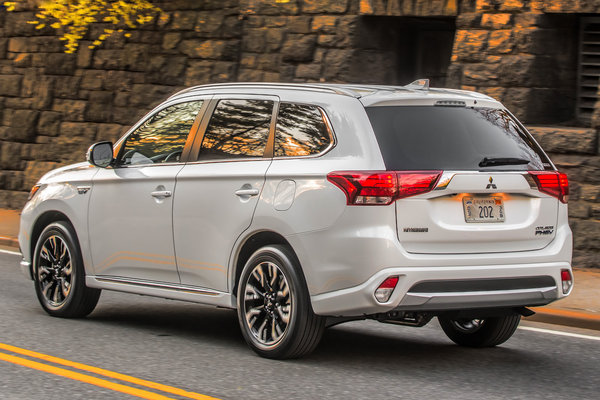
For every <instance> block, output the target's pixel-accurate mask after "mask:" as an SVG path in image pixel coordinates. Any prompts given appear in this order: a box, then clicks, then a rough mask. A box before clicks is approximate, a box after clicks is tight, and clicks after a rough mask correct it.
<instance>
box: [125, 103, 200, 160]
mask: <svg viewBox="0 0 600 400" xmlns="http://www.w3.org/2000/svg"><path fill="white" fill-rule="evenodd" d="M201 107H202V101H201V100H200V101H191V102H188V103H181V104H175V105H172V106H169V107H167V108H164V109H162V110H160V111H159V112H157V113H156V114H154V115H153V116H152V117H150V118H148V119H147V120H146V122H144V123H143V124H142V125H141V126H140V127H139V128H137V129H136V130H135V131H134V132H132V133H131V134H130V135H129V136H128V137H127V139H126V140H125V143H124V144H123V149H122V150H121V152H120V156H119V159H118V165H120V166H123V165H143V164H160V163H172V162H178V161H179V159H180V157H181V153H182V152H183V148H184V146H185V142H186V140H187V137H188V134H189V132H190V129H191V128H192V125H194V120H195V119H196V115H197V114H198V111H200V108H201Z"/></svg>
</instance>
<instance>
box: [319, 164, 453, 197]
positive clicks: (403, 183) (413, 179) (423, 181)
mask: <svg viewBox="0 0 600 400" xmlns="http://www.w3.org/2000/svg"><path fill="white" fill-rule="evenodd" d="M441 174H442V172H441V171H336V172H331V173H329V174H328V175H327V180H328V181H330V182H331V183H333V184H334V185H336V186H337V187H339V188H340V189H342V191H343V192H344V193H345V194H346V204H349V205H388V204H391V203H392V202H394V201H395V200H398V199H403V198H405V197H410V196H415V195H418V194H423V193H427V192H430V191H431V190H433V188H434V187H435V185H436V184H437V181H438V179H439V178H440V176H441Z"/></svg>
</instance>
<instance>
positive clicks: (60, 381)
mask: <svg viewBox="0 0 600 400" xmlns="http://www.w3.org/2000/svg"><path fill="white" fill-rule="evenodd" d="M18 260H19V257H18V256H14V255H6V254H0V276H1V278H0V398H1V399H11V400H12V399H61V400H62V399H79V398H81V399H107V398H110V399H121V398H123V399H133V398H136V397H134V396H131V395H128V394H125V393H122V392H119V391H115V390H114V387H112V388H111V387H108V388H107V387H100V386H96V385H94V384H90V383H86V382H85V381H81V376H79V375H76V374H75V373H76V372H78V373H80V374H84V377H85V376H88V377H89V376H91V377H95V379H99V380H100V381H102V382H109V385H108V386H110V383H111V382H112V385H113V386H115V385H114V383H120V384H124V385H125V386H126V387H131V388H137V389H138V390H145V393H148V392H153V393H156V394H160V395H162V396H166V397H168V398H188V397H185V396H179V395H177V394H174V393H176V392H173V391H171V393H168V392H164V391H161V390H158V389H151V388H148V386H149V385H148V384H144V383H142V384H141V385H140V384H135V382H134V383H127V382H124V381H123V380H122V379H114V378H107V377H106V376H103V375H99V374H98V373H95V372H94V371H91V372H90V371H85V370H82V369H81V368H86V367H85V366H84V367H80V366H75V367H73V366H65V365H64V364H63V365H60V364H56V363H55V362H51V361H57V360H48V359H43V356H40V355H35V354H34V355H33V356H31V354H27V353H23V351H22V350H21V349H25V350H31V351H35V352H39V353H43V354H44V355H50V356H55V357H60V359H61V360H70V361H75V362H78V363H82V364H85V365H87V366H93V367H99V368H103V369H105V370H108V371H115V372H118V373H121V374H126V375H127V376H129V377H135V378H141V379H144V380H146V381H151V382H154V383H159V384H162V385H169V387H171V388H173V389H175V388H176V389H180V390H181V389H182V390H186V391H191V392H194V393H197V394H203V395H206V396H212V397H216V398H220V399H260V400H265V399H269V400H276V399H285V400H290V399H345V400H347V399H369V400H375V399H386V400H389V399H398V398H408V399H482V398H483V399H486V400H491V399H508V398H510V399H516V398H523V399H554V398H556V399H558V398H561V399H563V398H572V399H575V398H576V399H598V393H599V392H600V372H599V371H600V370H599V368H598V367H599V366H600V340H597V339H596V340H594V339H593V337H596V338H599V337H600V333H599V332H597V331H586V330H580V329H574V328H564V327H558V326H554V325H545V324H536V323H530V322H528V323H523V324H522V326H525V327H526V328H527V327H534V329H535V328H543V329H549V330H555V331H562V332H567V333H575V334H576V335H575V336H564V335H556V334H552V333H548V332H540V331H532V330H526V329H519V330H518V331H517V332H516V333H515V335H514V336H513V338H512V339H511V340H510V341H508V342H507V343H505V344H504V345H502V346H500V347H498V348H493V349H466V348H461V347H458V346H455V345H454V344H452V342H450V340H448V339H447V338H446V337H445V336H444V334H443V332H442V331H441V329H440V328H439V327H438V325H437V322H436V321H432V322H431V323H430V324H429V325H427V326H426V327H424V328H410V327H401V326H394V325H384V324H380V323H377V322H373V321H362V322H352V323H349V324H345V325H338V326H337V327H334V328H331V329H329V330H328V331H327V332H326V334H325V337H324V339H323V341H322V343H321V344H320V346H319V347H318V348H317V350H316V351H315V352H314V353H313V354H312V355H310V356H309V357H306V358H304V359H301V360H293V361H272V360H266V359H262V358H259V357H258V356H256V355H254V353H253V352H252V351H250V350H249V349H248V348H247V347H246V344H245V343H244V340H243V338H242V335H241V333H240V331H239V328H238V325H237V319H236V315H235V313H234V312H233V311H230V310H221V309H214V308H209V307H203V306H199V305H195V304H188V303H183V302H177V301H170V300H163V299H155V298H149V297H142V296H136V295H128V294H120V293H112V292H106V291H105V292H103V293H102V297H101V299H100V303H99V304H98V307H97V308H96V310H95V311H94V312H93V313H92V314H91V315H90V316H89V317H88V318H86V319H80V320H64V319H57V318H52V317H50V316H48V315H46V314H45V313H44V312H43V311H42V309H41V308H40V307H39V305H38V303H37V299H36V297H35V294H34V290H33V283H32V282H31V281H28V280H26V279H25V277H24V276H22V275H21V273H20V271H19V270H18V266H17V263H18ZM577 334H580V335H582V336H577ZM590 337H592V338H590ZM6 345H11V346H16V347H17V348H18V349H14V350H15V351H17V352H18V351H20V352H21V353H17V352H15V351H11V350H7V349H11V348H8V347H7V346H6ZM2 357H4V358H2ZM7 357H8V359H9V361H7ZM11 357H12V358H11ZM40 358H42V359H40ZM23 360H25V361H23ZM61 360H58V361H59V362H62V361H61ZM19 363H21V364H22V363H26V364H27V363H28V366H23V365H18V364H19ZM31 365H34V367H35V366H37V367H36V368H38V369H39V368H40V367H39V365H42V367H44V365H46V366H50V367H51V368H54V369H55V370H52V371H50V372H44V371H40V370H38V369H35V368H33V367H31ZM44 368H46V367H44ZM57 370H58V371H59V373H60V371H67V375H68V376H67V377H65V376H59V375H57V374H56V371H57ZM64 374H65V373H63V375H64ZM73 376H75V378H73ZM78 376H79V379H80V380H77V379H78V378H77V377H78ZM85 379H87V378H85ZM85 379H84V380H85ZM161 388H163V387H159V389H161ZM189 397H192V396H189ZM148 398H152V397H148ZM157 398H159V397H157ZM197 398H202V397H197Z"/></svg>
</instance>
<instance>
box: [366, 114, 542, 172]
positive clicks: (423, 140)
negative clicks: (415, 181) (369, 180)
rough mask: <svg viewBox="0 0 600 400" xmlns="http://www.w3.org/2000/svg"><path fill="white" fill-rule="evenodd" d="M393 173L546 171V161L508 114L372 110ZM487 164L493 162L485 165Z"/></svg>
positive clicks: (371, 116) (373, 121)
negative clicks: (400, 171) (434, 170)
mask: <svg viewBox="0 0 600 400" xmlns="http://www.w3.org/2000/svg"><path fill="white" fill-rule="evenodd" d="M366 111H367V114H368V116H369V119H370V121H371V125H372V126H373V130H374V131H375V136H376V137H377V141H378V143H379V148H380V149H381V153H382V155H383V160H384V162H385V165H386V168H387V169H388V170H432V169H440V170H467V171H471V170H477V171H492V170H496V171H497V170H509V171H510V170H544V169H545V168H551V165H550V164H549V161H548V159H547V158H546V156H545V155H544V154H543V153H542V152H541V151H540V150H538V146H537V145H536V144H535V142H534V141H533V140H532V139H531V138H530V137H529V135H528V134H527V133H526V132H525V131H524V130H523V129H521V128H520V127H519V125H518V124H517V122H516V121H515V120H514V118H513V117H512V116H511V115H510V114H509V113H508V112H507V111H505V110H500V109H494V108H472V107H439V106H385V107H367V108H366ZM484 160H487V161H484Z"/></svg>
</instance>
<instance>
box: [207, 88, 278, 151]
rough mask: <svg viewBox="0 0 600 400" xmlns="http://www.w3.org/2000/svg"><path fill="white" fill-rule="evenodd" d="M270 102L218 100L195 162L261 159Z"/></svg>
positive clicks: (269, 118) (270, 106) (265, 139)
mask: <svg viewBox="0 0 600 400" xmlns="http://www.w3.org/2000/svg"><path fill="white" fill-rule="evenodd" d="M272 113H273V102H272V101H268V100H220V101H219V103H218V104H217V107H216V108H215V112H214V113H213V115H212V117H211V119H210V123H209V124H208V127H207V128H206V133H205V134H204V139H203V140H202V148H201V149H200V154H199V155H198V160H227V159H232V158H248V157H262V156H263V153H264V151H265V147H266V145H267V139H268V137H269V127H270V125H271V115H272Z"/></svg>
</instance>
